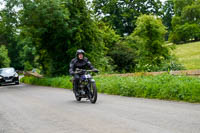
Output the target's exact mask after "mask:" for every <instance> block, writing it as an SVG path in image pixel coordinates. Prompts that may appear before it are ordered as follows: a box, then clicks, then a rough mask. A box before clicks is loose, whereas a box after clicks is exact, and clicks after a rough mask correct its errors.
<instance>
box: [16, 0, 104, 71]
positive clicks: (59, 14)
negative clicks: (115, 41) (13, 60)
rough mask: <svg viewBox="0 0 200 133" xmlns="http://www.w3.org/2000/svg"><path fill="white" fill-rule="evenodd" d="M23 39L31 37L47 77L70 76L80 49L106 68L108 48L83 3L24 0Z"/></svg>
mask: <svg viewBox="0 0 200 133" xmlns="http://www.w3.org/2000/svg"><path fill="white" fill-rule="evenodd" d="M22 6H23V9H22V10H21V11H20V16H21V17H20V22H21V26H20V30H21V32H20V36H21V37H22V38H23V39H26V38H27V39H28V38H30V40H31V44H30V45H29V47H30V48H35V49H36V55H37V56H38V57H39V58H38V59H37V61H38V62H39V64H40V66H41V67H42V70H43V72H44V74H46V75H60V74H67V73H68V69H69V62H70V61H71V59H72V58H74V56H75V52H76V50H77V49H80V48H81V49H84V50H85V51H86V56H88V57H89V59H90V60H91V61H92V62H93V64H94V65H95V66H97V67H98V66H101V67H103V66H105V65H107V64H106V63H105V60H101V59H103V58H104V55H105V53H104V50H105V49H106V48H105V45H104V42H103V40H102V35H101V33H100V31H99V29H98V26H97V24H96V23H95V22H94V20H93V19H91V16H90V11H89V9H88V8H87V6H86V3H85V1H84V0H72V1H64V0H42V1H40V0H36V1H32V0H22Z"/></svg>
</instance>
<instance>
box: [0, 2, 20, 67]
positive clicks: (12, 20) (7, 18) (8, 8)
mask: <svg viewBox="0 0 200 133" xmlns="http://www.w3.org/2000/svg"><path fill="white" fill-rule="evenodd" d="M4 3H5V8H3V9H2V10H1V11H0V44H4V45H5V46H6V47H7V49H8V55H9V58H10V60H11V66H12V67H15V68H16V69H23V65H22V64H21V63H20V57H19V51H20V49H21V48H20V47H18V46H17V36H18V33H17V26H18V14H17V11H16V7H17V6H18V4H19V2H18V1H17V0H4ZM16 55H17V56H16Z"/></svg>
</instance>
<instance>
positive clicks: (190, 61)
mask: <svg viewBox="0 0 200 133" xmlns="http://www.w3.org/2000/svg"><path fill="white" fill-rule="evenodd" d="M174 53H175V55H176V57H177V58H178V60H179V61H180V63H182V64H183V65H184V66H185V68H186V69H188V70H192V69H200V42H194V43H187V44H182V45H177V46H176V49H175V50H174Z"/></svg>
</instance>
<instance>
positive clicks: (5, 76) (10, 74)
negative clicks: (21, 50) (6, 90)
mask: <svg viewBox="0 0 200 133" xmlns="http://www.w3.org/2000/svg"><path fill="white" fill-rule="evenodd" d="M8 83H15V84H17V85H18V84H19V75H18V74H17V72H16V71H15V69H14V68H12V67H11V68H0V85H2V84H8Z"/></svg>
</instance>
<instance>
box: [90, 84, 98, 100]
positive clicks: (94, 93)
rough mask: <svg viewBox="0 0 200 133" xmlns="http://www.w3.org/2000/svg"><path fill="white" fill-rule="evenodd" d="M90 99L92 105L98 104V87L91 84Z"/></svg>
mask: <svg viewBox="0 0 200 133" xmlns="http://www.w3.org/2000/svg"><path fill="white" fill-rule="evenodd" d="M89 99H90V102H91V103H96V101H97V87H96V84H95V83H91V88H90V98H89Z"/></svg>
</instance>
